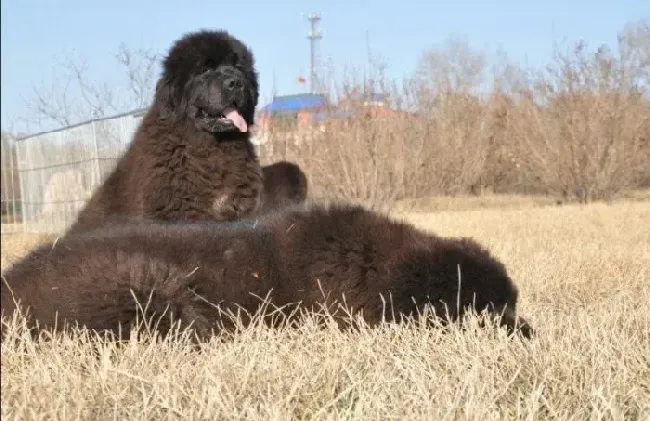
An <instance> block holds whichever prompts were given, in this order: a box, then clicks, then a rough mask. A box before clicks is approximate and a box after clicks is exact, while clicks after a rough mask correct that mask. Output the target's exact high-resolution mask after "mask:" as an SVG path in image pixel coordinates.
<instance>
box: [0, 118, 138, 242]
mask: <svg viewBox="0 0 650 421" xmlns="http://www.w3.org/2000/svg"><path fill="white" fill-rule="evenodd" d="M142 115H143V111H142V110H136V111H132V112H129V113H125V114H121V115H117V116H114V117H109V118H103V119H94V120H91V121H88V122H84V123H80V124H76V125H73V126H68V127H64V128H61V129H59V130H54V131H50V132H44V133H38V134H34V135H29V136H26V137H22V138H17V139H9V140H7V141H6V142H5V141H4V140H3V145H2V147H3V150H2V155H3V158H2V201H3V203H2V205H3V207H2V210H3V220H2V228H3V234H7V233H13V232H33V233H46V234H56V233H60V232H62V231H64V230H65V229H66V227H67V226H69V225H70V224H71V223H72V222H74V220H75V219H76V216H77V213H78V212H79V210H80V209H81V207H82V206H83V205H84V203H85V202H86V200H88V198H89V197H90V195H91V194H92V192H93V191H94V190H95V189H96V188H97V187H98V186H99V184H101V182H102V180H103V179H104V177H106V176H107V175H108V173H110V171H111V170H113V168H114V167H115V165H116V163H117V159H118V158H119V157H120V155H121V154H122V153H123V152H124V150H125V148H126V146H127V145H128V144H129V142H130V141H131V138H132V136H133V133H134V132H135V130H136V129H137V127H138V124H140V121H141V119H142Z"/></svg>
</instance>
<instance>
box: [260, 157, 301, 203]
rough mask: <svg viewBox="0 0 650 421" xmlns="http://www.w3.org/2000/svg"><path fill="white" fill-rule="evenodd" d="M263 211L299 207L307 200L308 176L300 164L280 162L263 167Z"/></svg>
mask: <svg viewBox="0 0 650 421" xmlns="http://www.w3.org/2000/svg"><path fill="white" fill-rule="evenodd" d="M262 180H263V183H264V190H263V192H262V211H263V212H268V211H272V210H277V209H281V208H283V207H285V206H289V205H298V204H301V203H303V202H304V201H305V199H306V198H307V190H308V189H307V187H308V186H307V176H306V175H305V173H304V172H303V171H302V170H301V169H300V166H298V164H294V163H293V162H288V161H279V162H276V163H273V164H270V165H267V166H264V167H262Z"/></svg>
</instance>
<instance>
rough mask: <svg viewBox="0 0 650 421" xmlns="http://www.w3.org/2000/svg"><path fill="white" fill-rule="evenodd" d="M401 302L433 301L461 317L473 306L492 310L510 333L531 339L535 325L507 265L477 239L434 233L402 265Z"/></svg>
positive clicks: (441, 311)
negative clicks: (522, 311) (523, 310)
mask: <svg viewBox="0 0 650 421" xmlns="http://www.w3.org/2000/svg"><path fill="white" fill-rule="evenodd" d="M397 273H398V278H399V280H400V284H401V285H402V286H403V288H402V290H401V291H400V292H399V294H400V295H402V296H403V297H401V301H400V302H406V301H405V299H407V298H410V297H413V298H415V299H416V300H417V301H419V302H421V303H422V302H429V303H430V304H431V305H432V307H433V308H434V310H435V311H436V314H437V315H438V316H439V317H442V318H443V319H447V320H450V321H452V320H457V319H459V318H462V317H463V315H464V314H466V311H467V309H469V308H472V309H474V310H475V311H476V312H478V313H480V312H483V311H487V312H488V313H489V314H491V315H492V316H494V318H495V319H496V320H497V322H498V324H499V325H501V326H504V327H506V329H507V330H508V331H509V332H510V333H515V332H516V333H519V334H521V335H522V336H523V337H526V338H530V337H532V336H533V334H534V330H533V328H532V327H531V326H530V324H529V323H528V322H527V321H526V320H524V319H523V318H521V317H519V316H518V315H517V301H518V296H519V291H518V289H517V287H516V286H515V284H514V282H513V281H512V279H511V278H510V276H509V275H508V272H507V270H506V267H505V266H504V265H503V264H502V263H501V262H500V261H499V260H497V259H496V258H494V257H493V256H492V255H491V254H490V253H489V252H488V250H486V249H485V248H483V247H482V246H481V245H480V244H478V243H477V242H476V241H474V240H473V239H471V238H440V237H431V238H430V244H427V242H426V241H424V242H423V243H422V244H419V245H418V246H417V247H415V248H414V250H413V251H411V252H410V253H408V254H407V257H406V258H405V259H404V260H403V261H402V262H401V263H400V265H399V266H398V271H397Z"/></svg>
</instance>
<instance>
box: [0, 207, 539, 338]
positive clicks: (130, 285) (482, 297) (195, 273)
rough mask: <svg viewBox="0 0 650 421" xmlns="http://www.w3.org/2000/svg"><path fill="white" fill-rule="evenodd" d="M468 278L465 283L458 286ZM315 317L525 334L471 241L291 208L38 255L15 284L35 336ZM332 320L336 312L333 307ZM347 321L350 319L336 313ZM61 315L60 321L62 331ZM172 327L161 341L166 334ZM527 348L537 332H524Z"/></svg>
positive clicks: (138, 228) (506, 289)
mask: <svg viewBox="0 0 650 421" xmlns="http://www.w3.org/2000/svg"><path fill="white" fill-rule="evenodd" d="M459 270H460V275H461V278H460V279H459V278H458V271H459ZM267 294H268V295H269V297H270V300H271V302H272V303H273V304H274V305H276V306H285V305H286V306H287V307H286V308H285V309H287V310H290V309H291V308H292V306H294V309H295V305H296V304H298V303H299V304H300V306H301V307H302V308H303V309H312V308H314V307H315V306H319V305H322V304H326V305H331V304H333V303H335V302H337V301H338V302H339V303H343V302H344V303H345V305H346V306H347V307H348V308H349V309H350V310H351V311H352V312H353V313H354V314H361V315H362V316H363V318H364V319H365V321H366V322H367V323H369V324H370V325H376V324H377V323H379V322H381V321H382V319H384V318H385V319H386V320H388V321H399V320H400V318H401V316H409V315H411V316H415V317H417V316H418V314H419V313H420V312H422V310H423V308H424V306H425V305H426V304H430V305H431V306H432V308H433V309H435V313H436V314H437V315H438V316H440V317H441V318H442V319H443V320H456V319H457V318H458V317H459V316H461V315H463V314H464V313H465V312H466V310H467V309H468V308H473V309H475V310H477V311H482V310H488V311H489V312H491V313H492V314H503V317H502V318H501V322H500V323H501V324H502V325H505V326H506V327H507V328H508V329H509V330H511V331H514V330H516V329H517V324H518V322H517V317H516V310H517V309H516V306H517V297H518V292H517V288H516V287H515V285H514V284H513V282H512V280H511V279H510V277H509V276H508V274H507V271H506V268H505V267H504V266H503V264H501V263H500V262H499V261H498V260H496V259H495V258H493V257H492V256H491V255H490V254H489V253H488V251H486V250H485V249H483V248H482V247H481V246H480V245H478V244H477V243H476V242H474V241H473V240H471V239H468V238H461V239H454V238H441V237H437V236H435V235H431V234H426V233H424V232H421V231H419V230H416V229H415V228H414V227H413V226H411V225H408V224H405V223H399V222H393V221H391V220H389V219H388V218H386V217H384V216H381V215H378V214H376V213H374V212H370V211H367V210H364V209H362V208H360V207H357V206H341V205H338V206H331V207H323V206H312V207H309V208H307V209H290V208H286V209H285V210H284V211H283V212H272V213H269V214H266V215H263V216H260V218H259V219H253V218H250V219H246V220H240V221H237V222H222V223H219V222H205V223H201V222H198V223H176V224H161V223H142V224H132V225H123V226H112V227H108V226H107V227H104V228H102V229H98V230H96V231H92V232H88V233H86V234H82V235H79V236H68V237H66V238H62V239H60V240H59V241H58V242H57V243H56V244H53V245H44V246H42V247H40V248H38V249H36V250H34V251H32V252H31V253H29V254H28V255H27V256H26V257H25V258H24V259H23V260H22V261H20V262H18V263H17V264H15V265H14V266H13V267H12V268H11V269H10V270H8V271H7V272H6V273H5V274H4V280H3V283H2V312H3V314H4V315H5V316H10V315H12V314H13V312H14V311H16V303H20V304H21V305H22V306H23V308H28V310H29V314H28V315H29V319H28V320H29V324H30V325H32V326H33V325H34V322H36V321H38V322H39V323H40V325H41V327H46V328H51V327H53V326H55V325H56V326H58V327H59V328H61V327H62V326H63V322H73V323H79V324H81V325H84V326H86V327H88V328H91V329H96V330H108V331H111V332H117V331H118V329H120V327H121V329H122V332H123V333H124V334H126V335H127V336H128V335H129V334H130V326H131V323H132V322H133V321H134V320H135V319H136V316H137V315H138V313H137V311H136V310H137V307H136V305H135V302H134V299H137V300H138V301H139V302H140V303H141V304H142V306H143V307H145V304H147V303H148V305H146V316H147V317H155V316H161V315H162V314H166V315H172V316H173V319H174V320H180V322H181V325H182V326H189V325H190V324H192V328H193V329H195V331H196V332H197V333H198V334H199V336H200V337H207V336H209V335H210V334H211V332H212V331H213V330H215V329H217V330H218V322H219V321H224V320H225V318H223V317H221V315H220V313H219V312H218V311H217V310H216V308H215V305H220V306H221V309H222V310H229V309H230V310H233V311H235V310H236V307H237V306H241V307H242V308H244V309H246V310H247V311H249V312H250V313H253V312H255V311H257V310H258V308H259V306H260V298H259V297H266V296H267ZM330 308H332V307H330ZM332 314H333V315H334V316H335V317H340V316H342V313H341V312H340V311H339V312H338V313H337V309H336V308H334V310H333V311H332ZM57 315H58V320H57V319H56V317H57ZM169 328H170V323H169V318H162V319H161V320H160V323H159V325H158V329H159V330H160V331H161V332H162V333H163V334H164V333H165V332H167V330H168V329H169ZM521 332H522V333H523V334H524V336H527V337H528V336H530V335H531V334H532V329H531V328H530V326H528V324H526V323H525V322H523V323H522V325H521Z"/></svg>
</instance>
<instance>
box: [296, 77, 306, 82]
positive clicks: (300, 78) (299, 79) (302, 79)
mask: <svg viewBox="0 0 650 421" xmlns="http://www.w3.org/2000/svg"><path fill="white" fill-rule="evenodd" d="M305 82H307V79H305V78H304V77H302V76H298V83H305Z"/></svg>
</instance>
